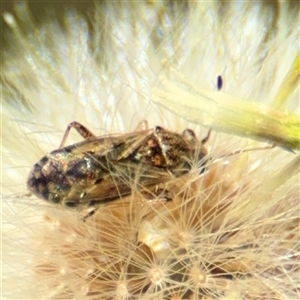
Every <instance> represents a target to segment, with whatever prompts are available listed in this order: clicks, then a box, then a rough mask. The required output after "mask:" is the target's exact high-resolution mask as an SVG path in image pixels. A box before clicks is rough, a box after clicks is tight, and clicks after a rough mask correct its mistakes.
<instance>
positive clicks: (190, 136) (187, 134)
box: [182, 129, 197, 142]
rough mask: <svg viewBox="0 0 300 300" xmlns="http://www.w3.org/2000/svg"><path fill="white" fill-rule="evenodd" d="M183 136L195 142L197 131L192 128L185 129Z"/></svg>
mask: <svg viewBox="0 0 300 300" xmlns="http://www.w3.org/2000/svg"><path fill="white" fill-rule="evenodd" d="M182 136H183V138H184V139H185V140H187V141H189V142H195V141H196V140H197V138H196V135H195V132H194V131H193V130H191V129H185V130H184V131H183V133H182Z"/></svg>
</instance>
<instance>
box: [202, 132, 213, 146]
mask: <svg viewBox="0 0 300 300" xmlns="http://www.w3.org/2000/svg"><path fill="white" fill-rule="evenodd" d="M210 133H211V129H209V130H208V133H207V135H206V137H205V138H204V139H202V141H201V144H202V145H204V144H206V142H207V141H208V140H209V137H210Z"/></svg>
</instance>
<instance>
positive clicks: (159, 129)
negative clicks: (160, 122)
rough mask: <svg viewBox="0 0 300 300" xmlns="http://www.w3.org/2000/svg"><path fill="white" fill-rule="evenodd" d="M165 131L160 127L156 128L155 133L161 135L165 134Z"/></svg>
mask: <svg viewBox="0 0 300 300" xmlns="http://www.w3.org/2000/svg"><path fill="white" fill-rule="evenodd" d="M164 131H165V130H164V129H163V128H162V127H160V126H156V127H155V133H156V134H161V133H163V132H164Z"/></svg>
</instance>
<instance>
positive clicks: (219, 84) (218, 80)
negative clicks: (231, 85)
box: [217, 75, 223, 91]
mask: <svg viewBox="0 0 300 300" xmlns="http://www.w3.org/2000/svg"><path fill="white" fill-rule="evenodd" d="M222 87H223V79H222V76H221V75H219V76H218V78H217V88H218V91H220V90H221V89H222Z"/></svg>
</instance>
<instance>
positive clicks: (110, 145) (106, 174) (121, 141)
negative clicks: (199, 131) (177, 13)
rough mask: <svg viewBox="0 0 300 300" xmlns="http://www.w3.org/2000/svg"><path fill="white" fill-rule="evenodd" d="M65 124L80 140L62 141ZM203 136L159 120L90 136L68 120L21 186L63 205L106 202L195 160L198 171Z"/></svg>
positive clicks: (202, 161) (178, 172)
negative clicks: (178, 130) (168, 126)
mask: <svg viewBox="0 0 300 300" xmlns="http://www.w3.org/2000/svg"><path fill="white" fill-rule="evenodd" d="M141 124H147V123H146V122H145V121H144V123H141ZM71 128H75V129H76V130H77V131H78V132H79V133H80V134H81V135H82V136H83V137H84V138H85V140H84V141H82V142H80V143H76V144H73V145H70V146H66V147H63V146H64V143H65V141H66V138H67V136H68V134H69V131H70V129H71ZM208 137H209V134H208V136H207V137H206V138H205V139H204V140H203V141H202V142H199V141H197V139H196V136H195V134H194V132H193V131H192V130H190V129H186V130H184V131H183V133H182V134H178V133H175V132H170V131H167V130H165V129H163V128H162V127H159V126H156V127H155V128H153V129H148V128H146V129H144V130H140V131H135V132H132V133H129V134H123V135H108V136H101V137H96V136H94V135H93V134H92V133H91V132H90V131H89V130H88V129H87V128H85V127H84V126H83V125H81V124H79V123H77V122H73V123H71V124H70V125H69V126H68V128H67V130H66V132H65V135H64V137H63V140H62V143H61V146H60V148H59V149H57V150H54V151H52V152H51V153H49V154H47V155H46V156H44V157H43V158H42V159H41V160H40V161H39V162H38V163H36V164H35V165H34V166H33V168H32V170H31V172H30V175H29V178H28V182H27V187H28V189H29V190H30V191H31V192H32V193H33V194H35V195H36V196H37V197H39V198H42V199H45V200H47V201H49V202H52V203H59V204H61V205H64V206H68V207H79V206H94V205H98V204H102V203H107V202H109V201H112V200H115V199H118V198H121V197H122V196H125V195H129V194H131V193H132V188H133V187H135V188H136V189H137V190H142V189H143V188H145V187H146V188H149V187H152V186H155V185H158V184H161V183H165V182H167V181H169V180H170V179H172V178H177V177H179V176H182V175H183V174H186V173H187V172H189V171H190V170H191V166H192V164H193V163H195V161H196V162H197V163H198V165H199V167H200V168H201V170H200V172H201V171H203V170H204V167H205V156H206V154H207V152H206V149H205V148H204V147H203V144H204V142H205V141H206V140H207V139H208Z"/></svg>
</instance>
